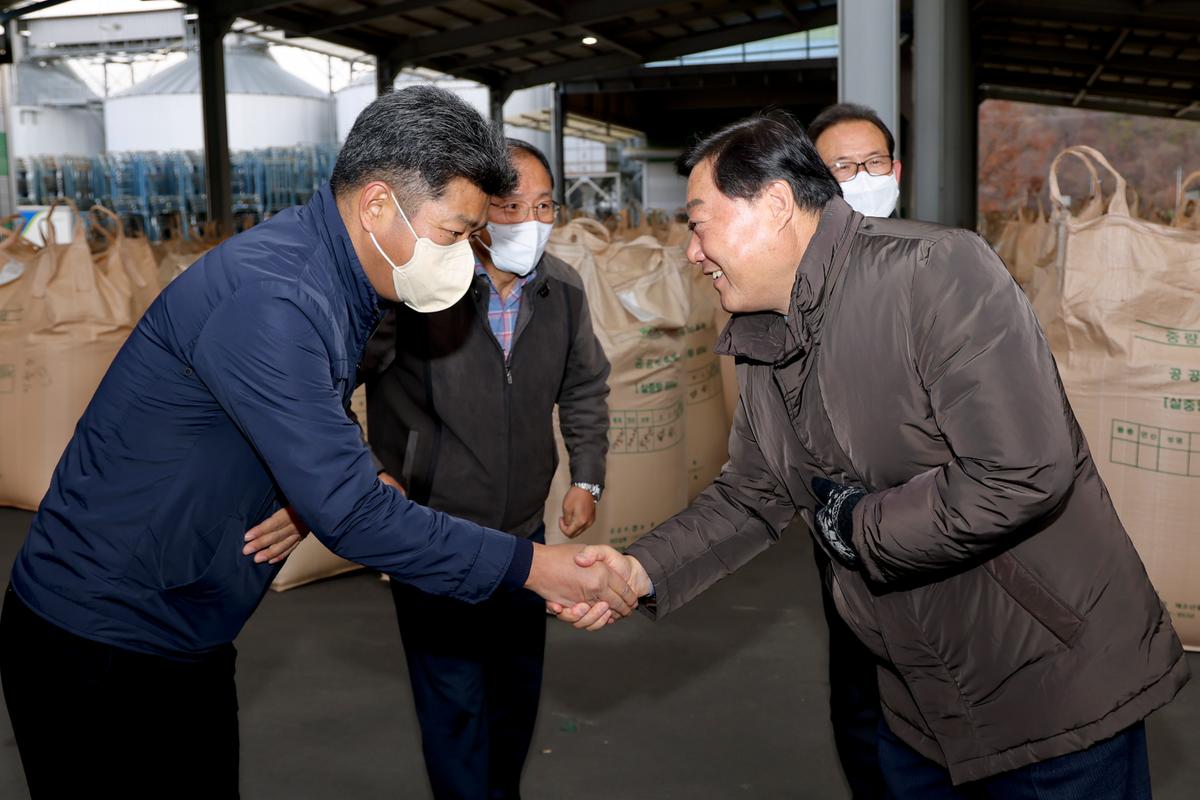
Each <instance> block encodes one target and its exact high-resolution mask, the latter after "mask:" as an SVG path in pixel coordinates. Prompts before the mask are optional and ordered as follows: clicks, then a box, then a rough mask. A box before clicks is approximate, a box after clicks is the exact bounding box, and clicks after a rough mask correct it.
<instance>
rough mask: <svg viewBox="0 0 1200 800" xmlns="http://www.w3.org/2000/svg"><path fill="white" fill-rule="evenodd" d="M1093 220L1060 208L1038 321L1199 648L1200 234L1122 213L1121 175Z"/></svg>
mask: <svg viewBox="0 0 1200 800" xmlns="http://www.w3.org/2000/svg"><path fill="white" fill-rule="evenodd" d="M1071 154H1072V155H1075V156H1076V157H1078V158H1082V159H1089V160H1091V161H1092V162H1094V163H1095V164H1096V165H1098V166H1100V167H1102V168H1103V169H1105V170H1107V171H1108V172H1109V173H1110V174H1111V175H1112V176H1113V177H1114V179H1115V180H1116V183H1117V187H1116V191H1115V192H1114V193H1113V195H1112V197H1111V200H1110V201H1109V204H1108V207H1107V209H1106V210H1105V211H1104V213H1102V214H1100V215H1098V216H1095V217H1093V218H1091V219H1081V218H1080V217H1078V216H1075V217H1073V216H1070V215H1069V214H1066V213H1065V209H1063V208H1062V196H1061V194H1060V192H1059V187H1058V175H1057V167H1058V165H1059V161H1060V160H1061V158H1062V156H1061V155H1060V157H1059V158H1058V159H1055V162H1054V166H1053V167H1052V169H1051V171H1050V192H1051V197H1052V198H1053V199H1054V201H1055V202H1056V203H1057V204H1058V205H1059V206H1060V219H1061V223H1062V225H1063V235H1062V237H1061V239H1060V247H1059V256H1058V265H1059V269H1060V270H1061V276H1062V282H1061V288H1060V291H1059V293H1058V295H1057V298H1056V302H1055V303H1054V307H1053V308H1052V309H1051V313H1050V318H1049V319H1048V321H1047V323H1046V324H1045V327H1046V329H1047V332H1048V338H1049V339H1050V344H1051V348H1052V349H1053V351H1054V356H1055V359H1056V361H1057V362H1058V367H1059V371H1060V374H1061V375H1062V380H1063V384H1064V386H1065V387H1066V390H1067V394H1068V396H1069V397H1070V400H1071V405H1072V407H1073V408H1074V411H1075V415H1076V417H1077V418H1078V420H1079V423H1080V425H1081V427H1082V428H1083V431H1084V434H1085V435H1086V436H1087V441H1088V444H1089V446H1090V447H1091V451H1092V455H1093V457H1094V458H1095V460H1096V463H1097V465H1098V468H1099V470H1100V474H1101V476H1102V477H1103V478H1104V481H1105V484H1106V485H1107V486H1108V489H1109V492H1110V493H1111V495H1112V499H1113V503H1114V504H1115V506H1116V508H1117V512H1118V513H1119V514H1120V517H1121V520H1122V522H1123V523H1124V524H1125V527H1126V529H1127V530H1128V531H1129V534H1130V537H1131V538H1132V540H1133V543H1134V545H1135V546H1136V548H1137V550H1138V552H1139V553H1140V555H1141V557H1142V560H1143V561H1144V562H1145V564H1146V569H1147V571H1148V573H1149V575H1150V578H1151V580H1152V581H1153V583H1154V586H1155V588H1156V589H1157V590H1158V593H1159V596H1160V597H1161V598H1162V600H1163V602H1164V604H1165V605H1166V607H1167V609H1168V611H1169V612H1170V613H1171V616H1172V619H1173V621H1174V624H1175V627H1176V629H1177V630H1178V632H1179V635H1180V638H1181V639H1182V640H1183V643H1184V645H1185V646H1187V647H1189V648H1190V649H1200V523H1198V522H1197V521H1198V520H1200V232H1197V231H1191V230H1181V229H1178V228H1172V227H1167V226H1164V225H1157V224H1154V223H1152V222H1148V221H1145V220H1141V219H1137V218H1135V217H1133V216H1132V215H1131V214H1130V212H1129V207H1128V202H1127V200H1126V193H1125V181H1124V179H1123V178H1122V177H1121V175H1120V174H1119V173H1117V171H1116V170H1115V169H1113V167H1112V166H1111V165H1110V164H1109V163H1108V161H1107V160H1105V158H1104V156H1102V155H1101V154H1100V153H1099V152H1097V151H1096V150H1093V149H1092V148H1088V147H1074V148H1071Z"/></svg>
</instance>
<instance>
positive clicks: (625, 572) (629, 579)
mask: <svg viewBox="0 0 1200 800" xmlns="http://www.w3.org/2000/svg"><path fill="white" fill-rule="evenodd" d="M575 563H576V564H578V565H579V566H581V567H588V568H591V567H592V566H593V565H595V564H597V563H600V564H605V565H607V566H608V568H609V569H611V570H612V571H613V572H615V573H616V574H617V575H620V576H621V578H622V579H623V580H624V581H625V582H626V583H627V584H628V585H629V588H630V589H632V590H633V592H634V594H636V595H637V596H638V597H645V596H646V595H648V594H650V593H651V592H652V591H653V590H654V586H653V584H651V582H650V576H649V575H648V574H647V573H646V568H645V567H643V566H642V563H641V562H640V561H638V560H637V559H636V558H634V557H633V556H627V555H622V554H621V553H620V552H618V551H617V550H615V549H613V548H612V547H608V546H606V545H589V546H587V547H585V548H583V550H581V551H580V552H579V553H577V554H576V556H575ZM546 610H547V611H549V612H550V613H551V614H554V615H555V616H556V617H558V618H559V619H560V620H562V621H563V622H569V623H571V624H572V625H574V626H575V627H576V628H586V629H587V630H590V631H591V630H599V629H600V628H602V627H604V625H602V624H599V620H600V619H601V618H602V613H601V609H600V607H598V606H596V605H591V604H588V603H576V604H574V605H573V606H566V605H562V604H559V603H552V602H547V603H546ZM607 622H616V618H615V617H612V616H611V615H609V619H608V620H607Z"/></svg>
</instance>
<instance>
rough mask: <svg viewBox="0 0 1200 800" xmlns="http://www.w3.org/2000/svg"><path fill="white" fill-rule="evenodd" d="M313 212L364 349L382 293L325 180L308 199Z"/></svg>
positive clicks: (373, 324)
mask: <svg viewBox="0 0 1200 800" xmlns="http://www.w3.org/2000/svg"><path fill="white" fill-rule="evenodd" d="M308 207H309V209H310V210H311V211H312V215H313V220H314V221H315V224H316V227H317V232H318V235H320V237H321V239H322V241H324V242H325V245H326V247H327V248H328V250H329V253H330V255H331V256H332V258H333V263H334V269H333V277H334V282H335V284H336V286H337V287H338V288H339V289H341V290H342V294H343V297H344V299H345V301H346V309H347V310H348V311H349V313H350V324H351V331H352V333H353V336H354V341H355V343H357V345H358V349H359V350H360V351H361V350H362V348H363V347H365V346H366V343H367V339H369V338H370V337H371V332H372V331H373V330H374V329H375V325H376V323H377V322H378V321H379V317H380V315H381V311H380V308H379V295H378V294H377V293H376V292H375V287H374V286H372V285H371V282H370V281H369V280H367V273H366V272H364V271H363V266H362V263H361V262H360V261H359V260H358V254H357V253H355V252H354V244H353V243H352V242H351V241H350V233H349V231H347V230H346V225H345V223H344V222H342V215H341V213H340V212H339V211H338V207H337V201H336V200H335V199H334V197H333V192H332V190H331V189H330V188H329V184H328V183H325V184H323V185H322V186H321V188H320V189H318V190H317V193H316V194H314V195H313V197H312V199H311V200H310V201H309V202H308Z"/></svg>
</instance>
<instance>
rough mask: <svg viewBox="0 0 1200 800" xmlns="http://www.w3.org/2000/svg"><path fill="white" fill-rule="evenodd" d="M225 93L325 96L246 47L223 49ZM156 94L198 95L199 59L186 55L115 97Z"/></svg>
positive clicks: (263, 53)
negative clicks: (171, 65) (185, 57)
mask: <svg viewBox="0 0 1200 800" xmlns="http://www.w3.org/2000/svg"><path fill="white" fill-rule="evenodd" d="M225 93H226V94H273V95H284V96H287V97H314V98H318V99H324V98H326V97H328V95H327V94H326V93H325V92H323V91H321V90H320V89H318V88H317V87H315V86H313V85H312V84H310V83H308V82H306V81H304V80H301V79H300V78H297V77H296V76H295V75H293V74H291V73H290V72H288V71H287V70H285V69H284V68H283V67H281V66H279V62H277V61H276V60H275V59H273V58H271V54H270V53H268V52H267V51H266V49H265V48H259V47H245V46H239V47H226V48H225ZM156 94H200V56H199V55H198V54H197V53H189V54H188V57H187V59H186V60H184V61H181V62H179V63H178V64H176V65H175V66H173V67H169V68H167V69H164V70H163V71H162V72H160V73H158V74H157V75H152V76H150V77H149V78H147V79H146V80H144V81H142V82H141V83H139V84H137V85H136V86H134V87H133V88H131V89H128V90H126V91H124V92H121V93H120V94H119V95H114V97H134V96H145V95H156Z"/></svg>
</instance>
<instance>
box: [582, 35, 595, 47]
mask: <svg viewBox="0 0 1200 800" xmlns="http://www.w3.org/2000/svg"><path fill="white" fill-rule="evenodd" d="M597 41H599V40H598V39H597V38H596V37H595V36H585V37H583V43H584V44H586V45H587V46H588V47H591V46H592V45H594V44H595V43H596V42H597Z"/></svg>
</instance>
